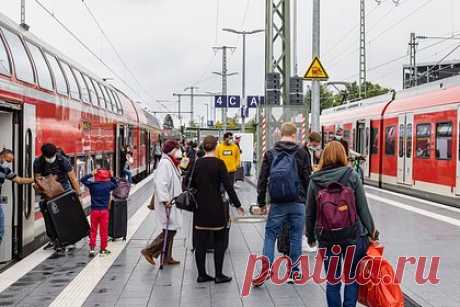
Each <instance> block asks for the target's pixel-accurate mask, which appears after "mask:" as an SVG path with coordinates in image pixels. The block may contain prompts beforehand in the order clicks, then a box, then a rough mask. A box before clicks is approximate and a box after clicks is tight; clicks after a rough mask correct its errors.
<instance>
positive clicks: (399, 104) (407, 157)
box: [321, 77, 460, 206]
mask: <svg viewBox="0 0 460 307" xmlns="http://www.w3.org/2000/svg"><path fill="white" fill-rule="evenodd" d="M459 120H460V78H459V77H452V78H449V79H444V80H441V81H437V82H433V83H430V84H427V85H423V86H419V87H416V88H412V89H409V90H404V91H401V92H391V93H389V94H388V95H383V96H379V97H374V98H371V99H367V100H362V101H358V102H353V103H349V104H346V105H343V106H340V107H336V108H333V109H328V110H325V111H324V112H323V114H322V116H321V125H322V132H323V137H324V140H328V139H330V138H331V137H332V136H333V135H334V133H335V131H336V129H337V127H341V128H343V129H344V132H345V133H344V138H345V139H346V140H347V141H348V142H349V144H350V148H353V149H354V150H356V151H358V152H360V153H361V154H363V155H364V156H367V161H366V163H364V165H363V168H364V175H365V180H366V181H367V182H368V183H370V184H375V185H378V186H380V187H383V188H387V189H391V190H395V191H399V192H403V193H407V194H413V195H416V196H418V197H421V198H425V199H430V200H434V201H437V202H441V203H445V204H448V205H453V206H460V160H459V159H460V145H459V144H460V139H459V136H460V133H459V126H460V124H459Z"/></svg>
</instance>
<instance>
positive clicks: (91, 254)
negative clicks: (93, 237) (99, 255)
mask: <svg viewBox="0 0 460 307" xmlns="http://www.w3.org/2000/svg"><path fill="white" fill-rule="evenodd" d="M94 256H96V251H95V250H94V249H91V250H90V251H89V254H88V257H90V258H93V257H94Z"/></svg>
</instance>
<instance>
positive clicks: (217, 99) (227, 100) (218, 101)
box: [214, 95, 241, 108]
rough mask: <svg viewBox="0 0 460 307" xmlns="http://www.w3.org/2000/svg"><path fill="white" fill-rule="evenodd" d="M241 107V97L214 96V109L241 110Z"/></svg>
mask: <svg viewBox="0 0 460 307" xmlns="http://www.w3.org/2000/svg"><path fill="white" fill-rule="evenodd" d="M240 106H241V97H240V96H235V95H230V96H224V95H220V96H214V107H216V108H225V107H228V108H239V107H240Z"/></svg>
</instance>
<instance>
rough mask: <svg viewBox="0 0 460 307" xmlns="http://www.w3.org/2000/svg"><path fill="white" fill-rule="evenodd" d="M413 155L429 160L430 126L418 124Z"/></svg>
mask: <svg viewBox="0 0 460 307" xmlns="http://www.w3.org/2000/svg"><path fill="white" fill-rule="evenodd" d="M416 130H417V131H416V140H415V154H416V156H417V158H421V159H429V158H430V143H431V124H418V125H417V128H416Z"/></svg>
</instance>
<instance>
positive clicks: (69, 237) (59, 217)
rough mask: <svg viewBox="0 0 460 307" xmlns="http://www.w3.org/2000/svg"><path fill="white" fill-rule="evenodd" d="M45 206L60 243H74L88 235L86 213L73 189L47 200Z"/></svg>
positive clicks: (64, 244)
mask: <svg viewBox="0 0 460 307" xmlns="http://www.w3.org/2000/svg"><path fill="white" fill-rule="evenodd" d="M46 207H47V209H48V213H49V216H50V219H51V222H52V223H53V226H54V229H55V230H56V235H57V239H58V241H59V243H60V245H62V246H67V245H71V244H75V243H77V242H78V241H80V240H81V239H83V238H85V237H87V236H88V235H89V223H88V220H87V219H86V214H85V212H84V211H83V207H82V205H81V203H80V199H79V198H78V196H77V194H76V193H75V192H74V191H68V192H65V193H63V194H61V195H59V196H57V197H55V198H53V199H51V200H49V201H48V202H47V204H46Z"/></svg>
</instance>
